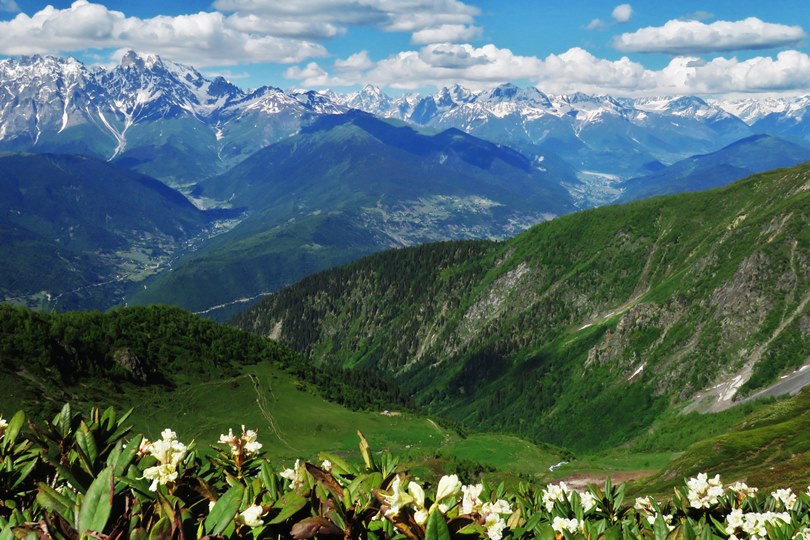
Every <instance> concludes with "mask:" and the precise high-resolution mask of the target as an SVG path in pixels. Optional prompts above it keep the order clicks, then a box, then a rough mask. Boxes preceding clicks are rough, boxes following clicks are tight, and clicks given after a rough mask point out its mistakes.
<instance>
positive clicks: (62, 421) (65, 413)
mask: <svg viewBox="0 0 810 540" xmlns="http://www.w3.org/2000/svg"><path fill="white" fill-rule="evenodd" d="M71 416H72V415H71V412H70V403H65V405H64V406H63V407H62V410H60V411H59V414H57V415H56V417H55V418H54V419H53V423H54V425H55V426H56V428H57V429H58V430H59V435H60V436H61V437H62V438H63V439H64V438H65V437H67V436H68V433H69V432H70V419H71Z"/></svg>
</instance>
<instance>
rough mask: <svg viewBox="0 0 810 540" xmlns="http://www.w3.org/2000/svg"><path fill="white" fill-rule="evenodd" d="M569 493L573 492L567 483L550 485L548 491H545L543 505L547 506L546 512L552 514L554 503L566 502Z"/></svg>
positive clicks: (547, 487)
mask: <svg viewBox="0 0 810 540" xmlns="http://www.w3.org/2000/svg"><path fill="white" fill-rule="evenodd" d="M568 493H571V490H569V489H568V486H566V485H565V482H560V483H559V484H548V485H547V486H546V489H544V490H543V503H544V504H545V505H546V510H547V511H549V512H551V511H552V510H553V509H554V503H555V502H557V501H565V499H566V496H567V495H568Z"/></svg>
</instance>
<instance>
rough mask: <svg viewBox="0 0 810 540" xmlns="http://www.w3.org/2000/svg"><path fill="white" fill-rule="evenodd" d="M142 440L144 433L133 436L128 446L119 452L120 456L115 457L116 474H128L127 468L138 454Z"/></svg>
mask: <svg viewBox="0 0 810 540" xmlns="http://www.w3.org/2000/svg"><path fill="white" fill-rule="evenodd" d="M142 440H143V435H138V436H136V437H133V438H132V439H130V441H129V442H128V443H127V447H126V448H124V449H123V450H122V451H121V453H120V454H118V457H117V458H116V459H115V476H118V477H121V476H124V474H126V472H127V468H128V467H129V465H130V464H131V463H132V462H133V460H134V459H135V456H136V455H137V454H138V449H139V448H140V446H141V441H142Z"/></svg>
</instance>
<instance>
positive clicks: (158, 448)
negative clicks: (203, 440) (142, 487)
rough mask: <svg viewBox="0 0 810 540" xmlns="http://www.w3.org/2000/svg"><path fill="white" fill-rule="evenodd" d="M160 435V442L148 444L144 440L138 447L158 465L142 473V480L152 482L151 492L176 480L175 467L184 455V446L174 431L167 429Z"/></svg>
mask: <svg viewBox="0 0 810 540" xmlns="http://www.w3.org/2000/svg"><path fill="white" fill-rule="evenodd" d="M160 435H161V437H162V438H161V439H160V440H158V441H155V442H153V443H150V442H149V441H147V440H146V439H144V440H143V441H141V446H140V448H142V449H143V451H144V452H145V453H148V454H151V455H153V456H154V457H155V459H157V460H158V462H159V463H160V464H159V465H155V466H154V467H148V468H147V469H146V470H144V471H143V478H146V479H149V480H152V484H151V485H150V486H149V489H150V490H151V491H157V487H158V484H161V485H165V484H168V483H170V482H174V481H175V480H177V466H178V465H179V464H180V462H181V461H182V460H183V458H184V457H185V455H186V445H184V444H183V443H181V442H180V441H178V440H177V434H176V433H175V432H174V431H172V430H171V429H168V428H167V429H164V430H163V431H162V432H161V433H160Z"/></svg>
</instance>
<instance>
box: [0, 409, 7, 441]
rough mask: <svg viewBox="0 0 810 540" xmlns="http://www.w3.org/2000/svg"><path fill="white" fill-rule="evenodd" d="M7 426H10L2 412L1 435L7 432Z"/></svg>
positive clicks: (0, 418) (0, 416) (0, 419)
mask: <svg viewBox="0 0 810 540" xmlns="http://www.w3.org/2000/svg"><path fill="white" fill-rule="evenodd" d="M7 427H8V420H6V419H5V418H3V415H2V414H0V437H2V436H3V435H4V434H5V433H6V428H7Z"/></svg>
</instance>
